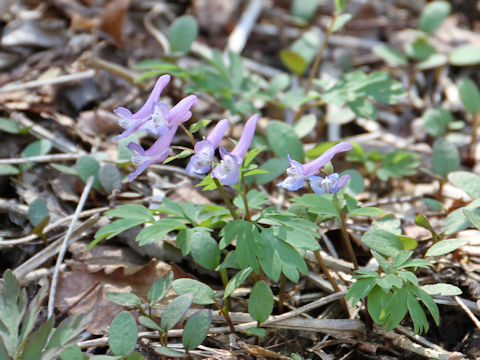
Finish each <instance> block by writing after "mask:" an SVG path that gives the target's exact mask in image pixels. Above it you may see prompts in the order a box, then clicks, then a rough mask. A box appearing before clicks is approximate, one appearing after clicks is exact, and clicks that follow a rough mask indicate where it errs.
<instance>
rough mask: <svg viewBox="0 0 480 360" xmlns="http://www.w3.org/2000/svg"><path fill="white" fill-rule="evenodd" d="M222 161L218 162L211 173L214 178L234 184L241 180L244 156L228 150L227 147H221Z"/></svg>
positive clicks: (225, 183)
mask: <svg viewBox="0 0 480 360" xmlns="http://www.w3.org/2000/svg"><path fill="white" fill-rule="evenodd" d="M220 155H221V157H222V161H220V164H218V165H217V166H216V167H215V168H214V169H213V170H212V173H211V176H212V177H213V178H216V179H218V180H219V181H220V182H221V183H222V184H223V185H233V184H236V183H237V182H238V180H240V165H242V162H243V158H241V157H239V156H237V155H235V154H233V153H229V152H227V151H226V150H225V149H223V148H221V149H220Z"/></svg>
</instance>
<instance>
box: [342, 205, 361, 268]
mask: <svg viewBox="0 0 480 360" xmlns="http://www.w3.org/2000/svg"><path fill="white" fill-rule="evenodd" d="M338 221H339V222H340V230H341V231H342V235H343V240H344V241H345V246H346V247H347V251H348V255H349V256H350V260H351V261H352V263H353V268H354V269H355V270H358V262H357V257H356V256H355V252H354V251H353V247H352V241H351V240H350V236H349V235H348V232H347V228H346V227H345V214H344V213H343V212H342V211H341V210H340V216H339V217H338Z"/></svg>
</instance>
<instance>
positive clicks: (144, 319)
mask: <svg viewBox="0 0 480 360" xmlns="http://www.w3.org/2000/svg"><path fill="white" fill-rule="evenodd" d="M138 322H139V323H140V324H142V325H143V326H145V327H147V328H149V329H153V330H158V331H161V332H164V330H163V329H162V328H161V327H160V326H158V324H157V323H156V322H155V321H153V320H152V319H150V318H149V317H146V316H143V315H141V316H139V317H138Z"/></svg>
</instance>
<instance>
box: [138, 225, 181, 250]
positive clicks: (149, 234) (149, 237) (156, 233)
mask: <svg viewBox="0 0 480 360" xmlns="http://www.w3.org/2000/svg"><path fill="white" fill-rule="evenodd" d="M185 228H186V226H185V224H184V223H182V222H181V221H180V220H176V219H172V218H163V219H160V220H158V221H157V222H155V223H154V224H153V225H151V226H148V227H145V228H143V229H142V231H140V232H139V233H138V235H137V237H136V239H135V240H136V241H137V242H138V244H139V245H140V246H142V245H145V244H148V243H151V242H156V241H160V240H162V239H163V238H164V236H165V235H167V234H168V233H169V232H171V231H174V230H181V229H185Z"/></svg>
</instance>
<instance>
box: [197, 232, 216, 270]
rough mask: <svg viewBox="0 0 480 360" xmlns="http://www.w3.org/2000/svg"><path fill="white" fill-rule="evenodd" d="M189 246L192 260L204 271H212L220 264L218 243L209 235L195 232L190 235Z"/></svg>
mask: <svg viewBox="0 0 480 360" xmlns="http://www.w3.org/2000/svg"><path fill="white" fill-rule="evenodd" d="M190 246H191V253H192V256H193V259H194V260H195V262H196V263H197V264H198V265H200V266H202V267H204V268H205V269H209V270H214V269H215V268H216V267H217V266H218V264H219V263H220V249H219V248H218V243H217V242H216V241H215V239H214V238H212V237H211V236H210V234H209V233H207V232H205V231H195V232H194V233H193V234H192V238H191V241H190Z"/></svg>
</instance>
